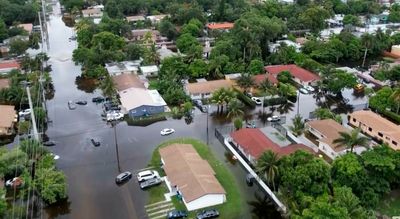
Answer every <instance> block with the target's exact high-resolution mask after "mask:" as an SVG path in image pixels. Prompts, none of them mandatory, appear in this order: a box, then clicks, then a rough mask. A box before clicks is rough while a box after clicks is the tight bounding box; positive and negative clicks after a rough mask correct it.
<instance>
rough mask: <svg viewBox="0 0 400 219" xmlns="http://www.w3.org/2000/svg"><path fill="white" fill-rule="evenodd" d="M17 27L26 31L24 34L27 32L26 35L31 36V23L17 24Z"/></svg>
mask: <svg viewBox="0 0 400 219" xmlns="http://www.w3.org/2000/svg"><path fill="white" fill-rule="evenodd" d="M17 27H20V28H22V29H24V30H26V32H28V34H31V33H32V29H33V24H32V23H27V24H19V25H18V26H17Z"/></svg>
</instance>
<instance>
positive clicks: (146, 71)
mask: <svg viewBox="0 0 400 219" xmlns="http://www.w3.org/2000/svg"><path fill="white" fill-rule="evenodd" d="M140 73H142V74H143V76H145V77H155V76H157V75H158V67H157V65H148V66H140Z"/></svg>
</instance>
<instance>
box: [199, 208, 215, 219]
mask: <svg viewBox="0 0 400 219" xmlns="http://www.w3.org/2000/svg"><path fill="white" fill-rule="evenodd" d="M218 216H219V212H218V211H217V210H215V209H210V210H204V211H202V212H200V213H198V214H197V216H196V218H197V219H206V218H215V217H218Z"/></svg>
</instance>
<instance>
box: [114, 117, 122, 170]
mask: <svg viewBox="0 0 400 219" xmlns="http://www.w3.org/2000/svg"><path fill="white" fill-rule="evenodd" d="M117 124H118V121H115V122H112V126H113V128H114V142H115V151H116V153H117V164H118V172H120V173H121V165H120V164H119V150H118V140H117Z"/></svg>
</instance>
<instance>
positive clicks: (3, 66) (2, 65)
mask: <svg viewBox="0 0 400 219" xmlns="http://www.w3.org/2000/svg"><path fill="white" fill-rule="evenodd" d="M19 68H20V65H19V63H18V62H17V61H16V60H7V61H2V62H0V70H8V69H19Z"/></svg>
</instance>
